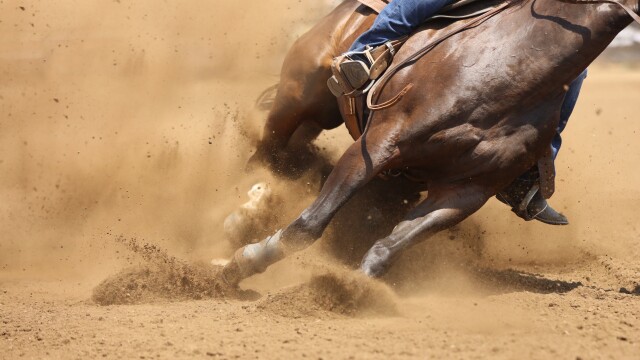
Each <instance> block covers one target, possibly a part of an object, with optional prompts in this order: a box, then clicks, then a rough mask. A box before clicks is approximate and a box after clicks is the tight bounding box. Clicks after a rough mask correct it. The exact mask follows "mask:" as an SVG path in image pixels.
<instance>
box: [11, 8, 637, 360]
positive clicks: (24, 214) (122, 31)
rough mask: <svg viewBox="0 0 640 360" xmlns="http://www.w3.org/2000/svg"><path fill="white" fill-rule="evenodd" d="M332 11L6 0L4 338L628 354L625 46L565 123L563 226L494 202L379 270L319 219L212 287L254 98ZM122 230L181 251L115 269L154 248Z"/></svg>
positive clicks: (66, 352)
mask: <svg viewBox="0 0 640 360" xmlns="http://www.w3.org/2000/svg"><path fill="white" fill-rule="evenodd" d="M324 11H326V8H325V7H324V6H323V5H322V4H320V3H316V4H313V5H309V4H304V3H300V2H290V1H284V0H282V1H280V0H279V1H273V2H268V4H267V2H263V3H259V4H254V5H252V7H251V8H250V9H247V7H245V6H242V7H240V6H238V5H237V4H235V3H234V2H231V1H220V2H215V4H212V3H211V2H207V1H199V0H193V1H188V2H178V1H167V2H162V5H159V3H157V2H152V1H136V2H129V1H124V0H121V1H109V2H106V1H98V0H95V1H82V2H79V1H62V2H58V4H57V6H50V4H49V2H44V1H25V2H23V3H21V4H18V3H16V2H13V1H4V2H2V1H0V14H1V15H0V33H2V34H3V35H2V37H1V38H0V76H1V79H2V80H1V81H0V358H3V359H4V358H6V359H13V358H21V357H23V358H37V359H40V358H65V359H66V358H83V359H84V358H100V357H106V358H187V357H194V358H221V359H228V358H303V357H304V358H312V359H320V358H322V359H334V358H338V359H340V358H354V359H359V358H380V359H383V358H384V359H386V358H464V359H466V358H486V357H492V358H531V359H546V358H554V359H555V358H562V359H578V358H580V359H599V358H611V359H623V358H629V359H634V358H638V354H639V353H640V297H639V296H638V294H639V293H640V287H639V286H640V263H639V262H638V259H639V258H640V225H639V224H638V221H637V220H636V213H637V210H636V209H637V204H638V202H639V200H640V190H638V188H637V184H638V183H640V170H638V165H639V164H640V151H639V150H640V145H639V143H638V136H640V123H638V122H637V121H636V119H635V115H636V113H637V109H638V106H637V104H638V99H639V98H640V69H638V68H635V67H630V66H621V65H616V66H612V65H607V64H602V63H600V64H599V65H596V66H594V67H593V68H592V70H591V73H590V76H589V78H588V81H587V82H586V83H585V87H584V90H583V96H582V98H581V100H580V102H579V104H578V108H577V109H576V112H575V114H574V117H573V120H572V122H571V123H570V124H569V127H568V129H567V133H566V136H565V145H564V149H563V151H562V153H561V155H560V158H559V160H558V164H557V167H558V176H559V178H558V184H557V187H558V191H557V194H556V195H555V196H554V198H553V199H552V203H553V204H554V205H555V206H556V207H558V208H559V209H561V210H562V211H563V212H565V213H566V214H567V215H568V216H569V218H570V220H571V222H572V223H571V225H570V226H567V227H562V228H554V227H549V226H545V225H541V224H535V223H525V222H523V221H520V220H519V219H518V218H517V217H515V215H513V214H511V213H510V212H508V211H507V209H505V207H504V206H503V205H501V204H499V203H498V202H497V201H493V200H492V201H491V202H490V203H489V204H488V205H487V206H486V207H485V208H484V209H482V210H481V211H480V212H478V213H477V214H475V215H474V216H473V217H472V218H470V219H468V220H467V221H466V222H465V223H463V224H462V225H461V226H459V227H457V228H456V229H453V230H451V231H448V232H446V233H444V234H441V235H439V236H437V237H435V238H434V239H432V240H431V241H429V242H426V243H424V244H423V245H420V246H419V247H417V248H415V249H414V251H412V252H411V253H410V254H406V256H404V257H403V258H402V259H401V260H400V262H399V263H398V264H397V266H396V267H395V268H394V269H393V270H392V271H391V273H390V274H389V275H388V276H387V277H386V278H385V279H384V281H383V282H372V281H367V280H364V279H361V278H359V277H357V276H356V275H354V274H352V273H351V272H350V271H349V270H348V267H347V266H345V265H344V264H343V263H342V262H340V261H338V260H336V259H335V257H334V256H331V255H330V253H331V252H330V251H327V248H328V246H327V242H328V241H329V240H327V239H323V240H322V241H320V242H319V243H318V244H317V245H314V246H313V247H312V248H311V249H309V250H308V251H305V252H304V253H302V254H300V255H299V256H295V257H293V258H291V259H287V260H285V261H283V262H282V263H280V264H278V265H276V266H274V267H273V268H271V269H270V270H269V271H267V272H266V273H265V274H263V275H260V276H257V277H255V278H253V279H249V280H248V281H246V282H245V283H243V288H244V289H247V290H251V292H248V293H247V294H246V296H245V298H244V300H238V299H237V298H236V297H234V296H225V294H221V293H218V292H214V293H207V292H206V291H203V290H202V286H203V285H202V284H203V283H201V282H198V281H199V279H201V278H200V277H198V276H200V275H197V274H199V273H197V272H195V273H194V272H192V270H193V269H195V267H194V268H192V266H193V265H192V264H195V263H198V262H202V261H208V260H209V259H211V258H214V257H225V256H228V255H229V254H230V251H232V250H233V249H232V248H231V246H230V245H229V243H228V242H227V241H226V239H224V236H223V233H222V221H223V219H224V217H225V216H226V214H228V213H229V212H230V211H232V210H233V209H235V208H236V207H237V206H238V205H240V204H241V203H243V202H244V201H246V196H245V192H246V191H247V189H248V187H249V185H251V184H253V183H254V182H255V181H256V180H258V179H262V177H261V176H260V174H254V175H245V174H244V172H243V171H242V169H243V166H244V165H243V164H244V161H245V160H246V158H247V157H248V156H249V154H250V152H251V147H252V143H253V141H255V139H256V138H257V136H259V129H260V123H261V121H262V119H263V116H264V114H262V113H259V112H257V111H254V110H251V105H252V102H253V100H254V99H255V97H256V96H257V95H258V94H259V93H260V92H261V91H262V89H264V88H265V87H267V86H269V85H271V84H272V83H274V82H276V81H277V73H278V71H279V70H278V68H279V64H280V61H281V57H282V55H283V53H284V51H285V50H286V48H287V46H288V45H289V44H290V43H291V41H293V40H294V39H295V38H296V36H297V34H299V33H301V32H302V31H304V29H305V28H306V27H307V26H308V24H310V23H312V22H313V21H314V20H315V19H317V17H318V16H320V15H321V14H322V13H323V12H324ZM348 141H349V140H348V138H347V136H346V131H345V130H344V129H343V128H340V129H337V130H335V131H333V132H330V133H328V134H324V135H323V136H322V137H321V139H320V140H319V142H318V144H319V145H320V146H321V147H323V146H324V147H327V148H329V149H330V150H328V152H329V153H330V155H332V156H335V154H337V153H339V151H340V149H342V148H344V146H346V144H348ZM270 181H271V183H272V185H273V186H275V187H278V186H284V187H285V188H287V189H288V190H290V194H289V195H290V197H289V198H288V200H289V201H288V204H290V205H289V206H287V207H286V210H283V212H282V214H281V215H280V216H279V219H278V221H280V222H286V221H288V220H290V219H291V218H292V217H293V216H294V215H295V214H296V212H298V211H299V210H300V209H301V208H303V207H304V205H305V204H307V203H308V202H309V201H310V200H311V199H312V194H313V192H314V190H313V189H312V188H313V187H314V184H310V185H308V186H307V187H305V186H306V184H302V185H300V184H298V185H296V186H293V187H292V185H290V184H285V185H278V183H277V182H276V181H274V180H270ZM292 189H293V190H292ZM363 213H364V212H363ZM124 238H126V239H129V240H127V241H130V239H137V240H136V241H137V242H138V243H140V244H154V245H157V246H158V247H160V248H161V249H166V251H167V252H168V253H169V254H170V255H171V256H176V257H177V258H179V259H181V260H176V263H173V262H172V263H171V264H172V265H171V266H177V268H179V270H176V271H173V270H172V272H168V273H162V274H160V275H158V273H154V272H153V271H151V272H148V271H149V270H144V269H146V268H143V270H141V272H139V273H137V275H136V276H137V277H136V278H135V279H134V280H135V281H130V280H127V279H125V281H123V282H117V281H112V282H108V283H106V284H107V285H105V283H103V281H104V280H105V279H107V278H109V279H114V278H113V277H111V278H110V276H113V275H114V274H118V273H119V272H120V271H122V270H123V269H125V268H127V267H129V266H131V265H136V266H147V265H148V261H145V260H144V259H145V257H144V256H140V252H138V253H136V252H134V251H131V250H130V249H131V248H130V247H127V246H125V245H123V240H122V239H124ZM118 239H120V240H118ZM340 240H341V241H343V242H344V244H345V246H347V247H348V244H349V240H350V239H340ZM125 243H126V241H125ZM163 259H165V258H163ZM168 259H170V260H171V259H173V258H171V257H170V256H169V257H168ZM165 260H166V259H165ZM171 261H173V260H171ZM165 263H166V262H165ZM176 264H178V265H176ZM180 264H183V265H180ZM162 266H165V265H162ZM145 271H147V272H145ZM193 271H195V270H193ZM194 274H196V275H194ZM205 277H206V276H205ZM185 279H186V280H185ZM185 282H186V283H188V286H186V285H184V284H185ZM205 285H206V283H205ZM100 286H102V287H100ZM153 286H158V288H157V289H155V290H154V291H157V294H159V296H155V297H154V296H150V297H141V298H135V296H134V295H135V294H136V293H144V292H145V291H148V288H152V287H153ZM96 289H102V290H105V291H106V292H107V293H109V294H112V295H113V294H116V295H119V296H120V295H122V296H123V297H124V298H125V299H131V301H130V302H132V303H135V304H133V305H106V306H103V305H100V304H99V302H100V300H101V299H102V300H104V297H102V298H100V297H98V298H96V295H95V294H96V292H95V291H98V290H96ZM152 290H153V289H152ZM163 291H164V293H163ZM634 292H635V295H634V294H629V293H634ZM114 296H115V295H114Z"/></svg>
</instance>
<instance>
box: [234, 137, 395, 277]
mask: <svg viewBox="0 0 640 360" xmlns="http://www.w3.org/2000/svg"><path fill="white" fill-rule="evenodd" d="M383 136H388V135H386V134H383ZM369 144H378V145H369ZM396 155H397V153H396V151H395V147H394V146H389V145H388V142H387V141H384V139H374V138H371V137H369V136H367V134H365V135H363V137H361V138H360V139H359V140H358V141H357V142H355V143H354V144H353V145H351V146H350V147H349V149H347V151H346V152H345V153H344V155H342V157H341V158H340V160H339V161H338V163H337V164H336V167H335V168H334V169H333V171H332V172H331V175H329V177H328V178H327V181H326V183H325V184H324V185H323V187H322V191H321V192H320V195H318V197H317V198H316V200H315V201H314V202H313V204H311V206H309V207H308V208H307V209H306V210H304V211H303V212H302V214H301V215H300V216H299V217H298V218H297V219H296V220H295V221H294V222H292V223H291V224H290V225H289V226H287V227H286V228H285V229H284V230H282V231H278V232H277V233H276V234H274V235H273V236H270V237H268V238H266V239H265V240H263V241H261V242H259V243H257V244H252V245H247V246H245V247H243V248H240V249H239V250H238V251H236V253H235V255H234V258H233V260H232V261H231V262H230V263H229V264H228V265H227V266H225V268H224V271H223V275H224V277H225V280H226V281H227V282H228V283H229V284H231V285H236V284H237V283H238V282H240V281H241V280H242V279H244V278H246V277H249V276H251V275H254V274H256V273H261V272H263V271H264V270H265V269H266V268H267V267H268V266H270V265H271V264H273V263H275V262H277V261H279V260H281V259H282V258H284V257H285V256H286V255H288V254H290V253H293V252H296V251H299V250H302V249H304V248H306V247H308V246H309V245H311V244H312V243H313V242H314V241H315V240H317V239H318V238H320V236H321V235H322V232H323V231H324V229H325V228H326V227H327V225H328V224H329V221H330V220H331V218H332V217H333V216H334V215H335V213H336V212H337V211H338V210H339V209H340V207H341V206H342V205H344V204H345V203H346V202H347V201H348V200H349V199H350V198H351V197H352V196H353V194H354V193H355V192H356V191H357V190H358V189H360V188H361V187H362V186H364V185H365V184H366V183H367V182H369V181H370V180H371V179H372V178H373V177H374V176H376V175H377V174H378V173H379V172H380V171H381V170H383V169H384V168H385V166H386V165H387V164H388V163H389V162H390V161H392V160H393V159H394V158H395V156H396Z"/></svg>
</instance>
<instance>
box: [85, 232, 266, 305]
mask: <svg viewBox="0 0 640 360" xmlns="http://www.w3.org/2000/svg"><path fill="white" fill-rule="evenodd" d="M117 241H118V242H120V243H122V244H124V245H126V246H127V247H128V248H129V250H131V251H132V252H134V253H136V254H138V255H139V256H140V257H141V258H142V259H143V260H144V261H145V262H146V263H145V264H143V265H139V266H135V267H131V268H127V269H124V270H122V271H121V272H119V273H118V274H115V275H113V276H111V277H109V278H107V279H106V280H104V281H103V282H102V283H100V284H99V285H98V286H97V287H96V288H95V289H94V290H93V296H92V299H93V301H95V302H96V303H98V304H100V305H122V304H143V303H151V302H157V301H183V300H199V299H206V298H221V297H232V298H241V299H245V298H250V297H252V296H253V294H250V293H247V292H242V291H240V290H237V289H234V288H232V287H229V286H228V285H227V284H226V283H225V282H224V281H222V279H221V277H220V272H221V270H222V267H214V266H211V265H209V264H205V263H197V264H189V263H187V262H185V261H182V260H180V259H178V258H176V257H173V256H170V255H169V254H167V253H166V251H164V250H163V249H160V248H159V247H157V246H155V245H150V244H140V243H139V242H138V241H137V240H136V239H125V238H123V237H119V238H118V239H117Z"/></svg>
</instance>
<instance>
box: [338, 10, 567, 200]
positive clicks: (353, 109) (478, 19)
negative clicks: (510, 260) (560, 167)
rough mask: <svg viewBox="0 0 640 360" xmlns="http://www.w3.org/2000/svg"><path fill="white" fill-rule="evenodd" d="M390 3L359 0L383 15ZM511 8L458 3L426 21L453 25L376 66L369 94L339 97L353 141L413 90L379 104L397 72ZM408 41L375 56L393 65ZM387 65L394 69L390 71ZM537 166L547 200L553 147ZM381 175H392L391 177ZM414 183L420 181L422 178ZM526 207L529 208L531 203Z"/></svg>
mask: <svg viewBox="0 0 640 360" xmlns="http://www.w3.org/2000/svg"><path fill="white" fill-rule="evenodd" d="M389 1H392V0H358V2H360V3H361V4H362V5H363V6H366V7H368V8H370V9H371V10H373V11H375V12H376V13H380V11H382V10H383V9H384V7H385V6H387V4H388V3H389ZM509 5H510V1H509V0H457V1H455V2H454V3H452V4H451V5H448V6H446V7H444V8H443V9H442V10H441V11H440V13H439V14H437V15H435V16H432V17H431V18H429V19H428V20H427V22H431V21H436V20H444V21H447V20H448V21H450V22H452V23H453V24H452V25H451V26H450V30H447V31H445V32H444V34H443V35H439V36H438V37H437V38H434V39H433V40H432V41H430V42H429V44H427V45H426V46H424V47H423V48H422V49H421V50H419V51H418V52H416V53H415V54H413V55H412V56H410V57H409V58H407V59H405V60H404V61H402V62H401V63H398V64H393V63H390V64H389V63H388V64H382V65H380V64H375V63H374V64H373V66H372V67H371V71H372V73H373V74H374V76H376V80H375V81H374V82H373V84H371V85H370V86H369V87H368V89H367V91H365V92H362V91H354V92H351V93H348V94H345V95H342V96H339V97H338V105H339V108H340V112H341V114H342V117H343V119H344V121H345V126H346V127H347V130H348V131H349V134H350V135H351V136H352V137H353V139H354V140H357V139H358V138H359V137H360V136H361V135H362V133H363V132H364V130H365V127H366V125H367V122H368V119H369V116H370V115H371V112H372V111H375V110H380V109H384V108H387V107H390V106H393V105H395V104H396V103H397V102H398V101H400V100H401V99H402V97H403V96H404V95H405V94H406V93H407V92H408V91H409V90H410V89H411V87H412V84H408V85H407V86H406V87H405V88H404V89H403V90H402V91H401V92H400V93H398V94H397V95H396V96H394V97H393V98H392V99H390V100H388V101H385V102H384V103H380V104H377V103H376V102H377V100H378V95H379V91H380V90H381V89H382V87H383V86H384V85H385V84H386V82H387V81H388V80H389V78H391V77H392V76H393V75H394V74H395V72H396V71H397V70H399V69H400V68H401V67H403V66H405V65H407V64H408V63H409V62H411V61H414V60H416V59H418V58H420V57H421V56H423V55H424V54H426V53H427V52H429V51H431V49H433V48H434V47H436V46H437V45H438V44H439V43H441V42H443V41H445V40H446V39H448V38H450V37H451V36H453V35H455V34H457V33H460V32H462V31H464V30H466V29H469V28H471V27H473V26H476V25H478V24H480V23H482V22H484V21H485V20H487V19H489V18H490V17H492V16H493V15H495V14H497V13H499V12H501V11H502V10H504V9H506V8H507V7H508V6H509ZM464 19H471V20H468V21H465V22H463V23H462V24H461V25H459V26H456V22H458V21H459V20H464ZM405 41H406V39H401V40H397V41H393V42H391V43H390V44H387V45H386V46H382V47H380V48H378V49H375V50H377V51H380V52H379V53H378V54H374V57H375V58H376V59H379V60H381V61H389V62H390V61H391V60H392V58H393V56H389V54H386V52H390V53H394V52H395V51H397V50H398V49H399V48H400V47H401V46H402V44H403V43H404V42H405ZM375 50H374V51H375ZM388 66H391V67H390V68H388V69H387V67H388ZM378 67H382V68H383V69H387V70H386V73H384V74H379V73H376V72H381V71H379V70H378V69H377V68H378ZM537 165H538V169H539V172H540V180H539V181H540V184H539V185H536V186H535V188H536V189H535V191H538V190H539V191H540V193H541V194H542V196H543V197H544V198H545V199H549V198H550V197H551V196H552V195H553V193H554V192H555V166H554V162H553V159H552V155H551V148H549V151H547V154H546V155H545V156H544V157H543V158H541V159H540V160H539V161H538V164H537ZM409 174H410V171H409V169H405V170H404V171H403V170H400V171H395V172H394V174H393V175H392V176H399V175H405V176H407V177H409V178H410V179H411V176H409ZM381 175H382V176H389V175H391V174H381ZM413 180H416V181H419V179H413ZM538 186H539V187H538ZM533 190H534V189H532V191H530V193H531V194H535V192H534V191H533ZM527 196H529V195H527ZM526 204H527V205H528V202H527V203H526ZM525 206H526V205H525Z"/></svg>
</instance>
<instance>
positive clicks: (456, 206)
mask: <svg viewBox="0 0 640 360" xmlns="http://www.w3.org/2000/svg"><path fill="white" fill-rule="evenodd" d="M491 196H492V194H491V192H490V191H487V190H486V189H485V188H483V187H480V186H476V185H465V186H456V187H445V188H432V189H429V195H428V196H427V198H426V199H425V200H424V201H423V202H422V203H420V204H419V205H418V206H417V207H416V208H414V209H413V210H412V211H411V212H410V213H409V214H408V215H407V217H406V218H405V220H403V221H402V222H401V223H400V224H398V226H396V227H395V228H394V229H393V232H392V233H391V234H390V235H389V236H387V237H386V238H384V239H381V240H378V241H377V242H376V243H375V244H374V245H373V247H372V248H371V249H370V250H369V251H368V252H367V254H366V255H365V256H364V259H363V260H362V264H361V269H362V271H364V273H365V274H367V275H369V276H373V277H378V276H382V275H383V274H384V273H386V271H387V270H388V268H389V267H390V266H391V265H392V263H393V261H394V260H395V259H396V258H397V257H398V256H399V255H400V253H401V252H402V250H404V249H406V248H408V247H410V246H411V245H415V244H416V243H418V242H420V241H422V240H426V239H427V238H428V237H430V236H432V235H434V234H435V233H437V232H439V231H441V230H445V229H447V228H449V227H451V226H454V225H456V224H458V223H459V222H461V221H462V220H464V219H466V218H467V217H468V216H469V215H471V214H473V213H474V212H476V211H477V210H478V209H480V207H482V205H484V204H485V203H486V202H487V200H488V199H489V198H490V197H491Z"/></svg>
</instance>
